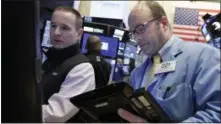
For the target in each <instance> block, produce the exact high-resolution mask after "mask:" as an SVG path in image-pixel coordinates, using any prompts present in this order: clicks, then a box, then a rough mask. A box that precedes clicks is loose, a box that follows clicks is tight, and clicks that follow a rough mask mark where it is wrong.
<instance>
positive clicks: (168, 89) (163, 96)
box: [163, 87, 171, 99]
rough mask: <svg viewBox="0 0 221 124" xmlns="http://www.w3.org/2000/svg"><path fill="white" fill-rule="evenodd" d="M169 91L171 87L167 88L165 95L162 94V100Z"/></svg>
mask: <svg viewBox="0 0 221 124" xmlns="http://www.w3.org/2000/svg"><path fill="white" fill-rule="evenodd" d="M170 89H171V87H167V88H166V91H165V93H164V95H163V99H165V98H166V95H167V93H168V92H169V91H170Z"/></svg>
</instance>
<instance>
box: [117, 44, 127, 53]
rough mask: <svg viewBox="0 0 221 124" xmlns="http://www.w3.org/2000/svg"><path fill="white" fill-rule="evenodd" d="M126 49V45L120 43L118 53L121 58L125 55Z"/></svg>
mask: <svg viewBox="0 0 221 124" xmlns="http://www.w3.org/2000/svg"><path fill="white" fill-rule="evenodd" d="M124 47H125V43H123V42H119V46H118V52H117V54H118V55H120V56H123V55H124Z"/></svg>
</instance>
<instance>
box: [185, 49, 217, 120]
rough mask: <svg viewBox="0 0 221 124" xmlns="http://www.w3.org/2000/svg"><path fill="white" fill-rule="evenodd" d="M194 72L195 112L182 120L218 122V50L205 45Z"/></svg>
mask: <svg viewBox="0 0 221 124" xmlns="http://www.w3.org/2000/svg"><path fill="white" fill-rule="evenodd" d="M197 66H198V67H197V68H196V72H195V73H194V74H195V75H194V78H195V81H194V84H193V91H194V92H195V102H196V104H195V105H196V106H195V107H196V113H195V115H193V116H192V117H190V118H188V119H186V120H185V121H184V122H220V114H221V112H220V107H221V103H220V99H221V97H220V94H221V92H220V51H218V50H217V49H214V48H212V47H206V48H205V49H204V50H203V51H202V53H201V55H200V58H199V59H198V63H197Z"/></svg>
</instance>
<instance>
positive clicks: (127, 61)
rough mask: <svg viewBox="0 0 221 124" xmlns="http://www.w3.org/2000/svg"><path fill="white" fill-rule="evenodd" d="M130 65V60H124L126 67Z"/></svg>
mask: <svg viewBox="0 0 221 124" xmlns="http://www.w3.org/2000/svg"><path fill="white" fill-rule="evenodd" d="M129 64H130V58H126V57H125V58H124V65H129Z"/></svg>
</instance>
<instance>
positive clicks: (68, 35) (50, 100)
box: [42, 7, 95, 122]
mask: <svg viewBox="0 0 221 124" xmlns="http://www.w3.org/2000/svg"><path fill="white" fill-rule="evenodd" d="M81 27H82V18H81V15H80V14H79V12H77V11H76V10H75V9H73V8H71V7H58V8H56V9H55V11H54V12H53V14H52V18H51V28H50V39H51V43H52V45H53V47H52V48H50V49H49V50H48V51H47V53H46V56H47V60H46V61H45V62H44V64H43V70H44V74H43V77H42V84H43V95H42V96H43V105H42V119H43V122H66V121H69V122H71V121H78V117H80V114H77V113H79V112H78V111H79V109H78V108H77V107H76V106H74V105H73V104H72V103H71V102H70V100H69V99H70V98H71V97H74V96H76V95H79V94H82V93H84V92H87V91H90V90H93V89H95V79H94V77H95V75H94V69H93V67H92V65H91V64H90V63H89V60H88V59H87V58H86V56H84V55H82V54H81V53H80V46H79V42H78V41H79V40H80V38H81V35H82V33H83V29H82V28H81ZM77 115H79V116H77ZM70 120H71V121H70Z"/></svg>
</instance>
